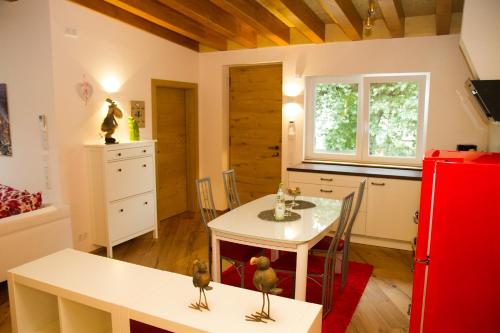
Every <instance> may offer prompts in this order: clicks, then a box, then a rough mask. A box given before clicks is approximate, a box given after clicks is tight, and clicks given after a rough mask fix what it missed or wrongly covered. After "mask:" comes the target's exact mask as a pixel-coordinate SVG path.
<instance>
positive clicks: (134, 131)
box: [128, 117, 140, 141]
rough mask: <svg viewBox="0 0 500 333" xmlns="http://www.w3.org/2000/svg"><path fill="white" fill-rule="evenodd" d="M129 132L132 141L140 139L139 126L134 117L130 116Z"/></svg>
mask: <svg viewBox="0 0 500 333" xmlns="http://www.w3.org/2000/svg"><path fill="white" fill-rule="evenodd" d="M128 133H129V138H130V141H139V140H140V138H139V126H137V122H136V121H135V119H134V118H133V117H128Z"/></svg>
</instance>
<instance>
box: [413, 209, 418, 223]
mask: <svg viewBox="0 0 500 333" xmlns="http://www.w3.org/2000/svg"><path fill="white" fill-rule="evenodd" d="M418 218H419V212H418V210H417V211H416V212H415V214H413V223H415V224H418Z"/></svg>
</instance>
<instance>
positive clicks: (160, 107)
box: [156, 87, 187, 221]
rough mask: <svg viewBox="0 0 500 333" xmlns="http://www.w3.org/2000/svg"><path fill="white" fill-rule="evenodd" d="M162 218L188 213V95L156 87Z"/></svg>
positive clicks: (172, 89)
mask: <svg viewBox="0 0 500 333" xmlns="http://www.w3.org/2000/svg"><path fill="white" fill-rule="evenodd" d="M156 89H157V90H156V108H157V115H156V118H157V119H156V126H157V130H156V131H157V132H156V139H157V140H158V142H157V154H156V159H157V162H156V165H157V167H156V169H157V171H156V172H157V183H158V184H157V192H158V193H157V199H158V200H157V201H158V219H159V220H160V221H161V220H164V219H166V218H168V217H171V216H174V215H177V214H180V213H182V212H184V211H186V210H187V172H186V170H187V169H186V168H187V154H186V152H187V150H186V92H185V90H184V89H177V88H167V87H157V88H156Z"/></svg>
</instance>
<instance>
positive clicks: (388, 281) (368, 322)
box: [0, 213, 412, 333]
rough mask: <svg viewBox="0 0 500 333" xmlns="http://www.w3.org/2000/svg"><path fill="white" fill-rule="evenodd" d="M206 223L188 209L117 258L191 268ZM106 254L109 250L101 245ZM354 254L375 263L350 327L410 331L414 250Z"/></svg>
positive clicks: (201, 251) (363, 249) (3, 308)
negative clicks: (155, 233) (156, 232)
mask: <svg viewBox="0 0 500 333" xmlns="http://www.w3.org/2000/svg"><path fill="white" fill-rule="evenodd" d="M207 249H208V248H207V237H206V233H205V228H204V226H203V225H202V223H201V221H200V219H199V218H198V216H197V215H194V214H190V213H184V214H181V215H178V216H175V217H172V218H170V219H167V220H165V221H162V222H161V223H160V230H159V239H158V240H154V239H153V238H152V234H147V235H144V236H142V237H139V238H136V239H133V240H131V241H128V242H126V243H123V244H121V245H118V246H116V247H114V256H115V258H116V259H120V260H125V261H128V262H132V263H136V264H140V265H144V266H148V267H155V268H158V269H163V270H168V271H172V272H177V273H181V274H189V273H190V271H191V264H192V262H193V260H194V259H197V258H199V259H202V260H207V259H208V258H207V257H208V250H207ZM98 254H100V255H105V250H104V249H103V250H102V251H98ZM350 256H351V257H350V260H353V261H357V262H364V263H369V264H372V265H373V266H374V267H375V269H374V272H373V275H372V277H371V278H370V281H369V282H368V285H367V288H366V290H365V293H364V294H363V297H362V298H361V301H360V303H359V305H358V307H357V309H356V312H355V314H354V317H353V319H352V322H351V324H350V326H349V328H348V330H347V332H407V330H408V320H409V317H408V315H407V314H406V312H407V309H408V304H409V303H410V297H411V287H412V273H411V264H412V254H411V252H408V251H402V250H393V249H386V248H380V247H375V246H368V245H360V244H351V251H350ZM7 332H9V333H10V332H11V329H10V318H9V302H8V295H7V285H6V283H2V284H0V333H7Z"/></svg>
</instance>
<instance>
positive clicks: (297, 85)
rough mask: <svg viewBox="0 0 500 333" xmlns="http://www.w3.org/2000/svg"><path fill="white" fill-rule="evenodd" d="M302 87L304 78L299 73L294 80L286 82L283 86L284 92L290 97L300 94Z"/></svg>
mask: <svg viewBox="0 0 500 333" xmlns="http://www.w3.org/2000/svg"><path fill="white" fill-rule="evenodd" d="M302 89H303V87H302V80H301V79H300V76H299V75H298V74H297V75H295V77H294V78H293V79H292V80H290V81H288V82H287V83H285V85H284V86H283V94H284V95H285V96H288V97H296V96H299V95H300V93H301V92H302Z"/></svg>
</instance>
